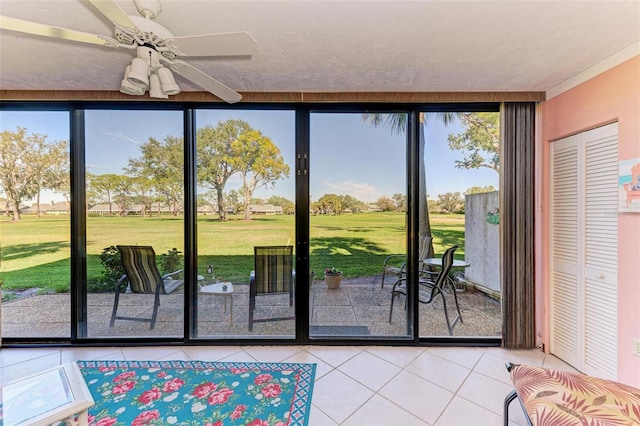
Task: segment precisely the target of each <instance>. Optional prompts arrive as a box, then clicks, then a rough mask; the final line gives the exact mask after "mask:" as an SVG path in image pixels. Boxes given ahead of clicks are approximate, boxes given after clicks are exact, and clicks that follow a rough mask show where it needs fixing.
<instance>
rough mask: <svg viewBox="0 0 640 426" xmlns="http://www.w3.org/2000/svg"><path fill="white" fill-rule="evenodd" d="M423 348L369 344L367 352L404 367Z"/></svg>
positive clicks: (423, 349)
mask: <svg viewBox="0 0 640 426" xmlns="http://www.w3.org/2000/svg"><path fill="white" fill-rule="evenodd" d="M425 350H426V349H425V348H419V347H398V346H369V347H368V348H367V352H369V353H371V354H374V355H375V356H377V357H380V358H382V359H384V360H385V361H389V362H390V363H392V364H395V365H397V366H398V367H401V368H404V367H406V366H407V365H409V364H410V363H411V362H412V361H413V360H414V359H416V358H417V357H418V355H420V354H421V353H422V352H424V351H425Z"/></svg>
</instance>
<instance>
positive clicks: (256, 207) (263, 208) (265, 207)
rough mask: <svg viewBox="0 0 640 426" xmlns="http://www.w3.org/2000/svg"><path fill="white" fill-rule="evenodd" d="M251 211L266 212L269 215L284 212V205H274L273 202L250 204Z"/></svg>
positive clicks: (252, 212) (253, 212)
mask: <svg viewBox="0 0 640 426" xmlns="http://www.w3.org/2000/svg"><path fill="white" fill-rule="evenodd" d="M249 212H250V213H251V214H264V215H267V216H271V215H276V214H283V213H284V210H283V209H282V206H274V205H271V204H250V205H249Z"/></svg>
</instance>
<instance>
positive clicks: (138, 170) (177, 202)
mask: <svg viewBox="0 0 640 426" xmlns="http://www.w3.org/2000/svg"><path fill="white" fill-rule="evenodd" d="M183 145H184V144H183V141H182V138H179V137H176V136H166V137H165V138H164V140H162V141H159V140H157V139H155V138H149V140H148V141H147V142H145V143H144V144H143V145H142V146H141V147H140V151H141V153H142V157H141V158H137V159H136V158H129V165H128V167H127V169H126V171H127V173H130V174H131V175H133V176H135V177H144V178H147V179H150V180H151V181H152V182H153V184H154V187H155V190H156V192H157V193H158V194H160V195H162V197H163V198H164V200H165V201H166V202H167V203H169V205H170V206H171V211H172V213H173V215H174V216H177V215H178V213H179V212H180V208H181V207H182V191H183V176H184V167H183V164H184V159H183V158H184V153H183V151H184V150H183Z"/></svg>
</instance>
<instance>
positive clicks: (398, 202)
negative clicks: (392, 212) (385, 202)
mask: <svg viewBox="0 0 640 426" xmlns="http://www.w3.org/2000/svg"><path fill="white" fill-rule="evenodd" d="M391 199H392V200H393V203H394V204H395V207H396V211H399V212H403V211H406V210H407V196H406V195H404V194H400V193H396V194H393V196H392V197H391Z"/></svg>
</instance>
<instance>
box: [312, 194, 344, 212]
mask: <svg viewBox="0 0 640 426" xmlns="http://www.w3.org/2000/svg"><path fill="white" fill-rule="evenodd" d="M316 203H317V204H316V208H317V210H319V211H320V212H321V213H324V214H332V213H333V214H341V213H342V208H343V207H342V200H341V199H340V196H338V195H336V194H324V195H323V196H322V197H320V198H319V199H318V201H317V202H316Z"/></svg>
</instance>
